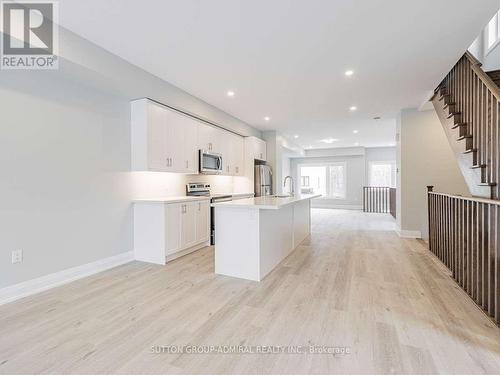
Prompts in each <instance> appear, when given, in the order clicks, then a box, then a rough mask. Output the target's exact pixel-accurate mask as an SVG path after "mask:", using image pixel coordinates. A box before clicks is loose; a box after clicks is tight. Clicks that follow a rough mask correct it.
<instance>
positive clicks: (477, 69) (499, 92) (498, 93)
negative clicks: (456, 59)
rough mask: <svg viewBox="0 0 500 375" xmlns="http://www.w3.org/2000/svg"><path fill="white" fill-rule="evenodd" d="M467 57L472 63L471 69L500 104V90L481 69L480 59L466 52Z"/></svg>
mask: <svg viewBox="0 0 500 375" xmlns="http://www.w3.org/2000/svg"><path fill="white" fill-rule="evenodd" d="M465 57H467V60H469V62H470V63H471V69H472V70H473V71H474V73H476V74H477V75H478V77H479V78H480V79H481V81H483V83H484V85H485V86H486V87H487V88H488V89H489V90H490V91H491V93H492V94H493V96H494V97H495V98H496V99H497V100H498V101H499V102H500V88H499V87H498V86H497V84H496V83H495V82H493V80H492V79H491V78H490V76H489V75H488V74H486V73H485V72H484V70H483V69H481V66H482V65H483V64H481V63H480V62H479V60H478V59H476V58H475V57H474V56H473V55H472V54H471V53H470V52H469V51H467V52H465Z"/></svg>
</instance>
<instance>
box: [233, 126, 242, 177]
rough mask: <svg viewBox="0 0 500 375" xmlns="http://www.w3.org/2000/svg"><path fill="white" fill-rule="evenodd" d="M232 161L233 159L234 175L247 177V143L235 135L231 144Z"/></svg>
mask: <svg viewBox="0 0 500 375" xmlns="http://www.w3.org/2000/svg"><path fill="white" fill-rule="evenodd" d="M231 145H232V159H233V175H234V176H244V175H245V141H244V138H243V137H240V136H239V135H234V136H233V140H232V142H231Z"/></svg>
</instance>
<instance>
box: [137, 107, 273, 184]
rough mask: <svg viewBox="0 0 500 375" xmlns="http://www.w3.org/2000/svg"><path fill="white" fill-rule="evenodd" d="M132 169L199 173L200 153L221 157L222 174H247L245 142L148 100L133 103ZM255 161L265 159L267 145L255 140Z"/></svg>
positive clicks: (238, 137)
mask: <svg viewBox="0 0 500 375" xmlns="http://www.w3.org/2000/svg"><path fill="white" fill-rule="evenodd" d="M131 122H132V124H131V129H132V130H131V131H132V134H131V136H132V140H131V143H132V170H134V171H156V172H175V173H186V174H196V173H198V170H199V167H198V163H199V160H198V158H199V150H206V151H211V152H215V153H219V154H221V155H222V163H223V166H222V169H223V172H222V174H224V175H228V176H243V175H244V174H245V171H244V168H245V167H244V165H245V139H244V138H243V137H241V136H239V135H237V134H234V133H232V132H230V131H227V130H224V129H221V128H217V127H215V126H211V125H209V124H206V123H205V122H202V121H200V120H197V119H196V118H193V117H191V116H188V115H185V114H183V113H182V112H179V111H176V110H173V109H170V108H168V107H166V106H164V105H161V104H159V103H156V102H154V101H152V100H149V99H139V100H134V101H133V102H132V104H131ZM249 138H250V139H253V141H252V144H253V146H252V152H253V154H252V155H254V156H255V159H260V160H265V153H266V144H265V142H264V141H262V140H260V139H258V138H255V137H249Z"/></svg>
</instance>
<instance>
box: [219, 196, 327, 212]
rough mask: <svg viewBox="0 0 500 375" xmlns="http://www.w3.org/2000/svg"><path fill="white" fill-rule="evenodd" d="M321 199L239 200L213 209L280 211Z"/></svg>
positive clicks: (275, 198)
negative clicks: (293, 205) (309, 200)
mask: <svg viewBox="0 0 500 375" xmlns="http://www.w3.org/2000/svg"><path fill="white" fill-rule="evenodd" d="M318 197H321V194H299V195H296V196H294V197H286V198H279V197H273V196H266V197H257V198H247V199H238V200H235V201H230V202H221V203H212V204H211V206H212V207H221V208H222V207H224V208H226V207H235V208H248V209H258V210H279V209H280V208H281V207H284V206H287V205H289V204H293V203H297V202H300V201H303V200H308V199H313V198H318Z"/></svg>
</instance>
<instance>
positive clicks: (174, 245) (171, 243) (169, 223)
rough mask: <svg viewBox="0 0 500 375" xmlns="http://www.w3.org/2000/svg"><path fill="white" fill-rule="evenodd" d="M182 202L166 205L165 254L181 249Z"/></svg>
mask: <svg viewBox="0 0 500 375" xmlns="http://www.w3.org/2000/svg"><path fill="white" fill-rule="evenodd" d="M180 217H181V204H180V203H173V204H166V205H165V233H166V236H165V238H166V239H165V254H166V255H170V254H174V253H176V252H178V251H179V250H180V249H181V221H180V220H179V218H180Z"/></svg>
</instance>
